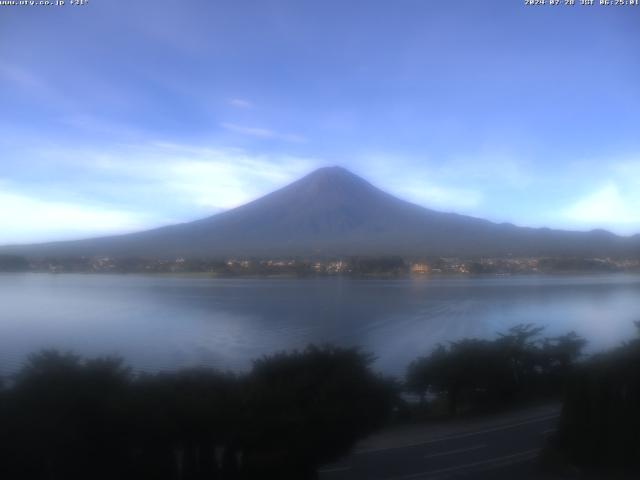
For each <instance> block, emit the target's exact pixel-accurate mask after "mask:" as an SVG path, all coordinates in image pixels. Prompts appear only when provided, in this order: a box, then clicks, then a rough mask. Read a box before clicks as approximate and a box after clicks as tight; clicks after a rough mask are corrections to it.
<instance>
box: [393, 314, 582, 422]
mask: <svg viewBox="0 0 640 480" xmlns="http://www.w3.org/2000/svg"><path fill="white" fill-rule="evenodd" d="M542 331H543V328H542V327H534V326H532V325H518V326H515V327H513V328H511V329H510V330H509V331H508V332H507V333H505V334H500V335H499V336H498V338H497V339H495V340H481V339H476V338H467V339H463V340H460V341H457V342H452V343H451V344H450V345H449V346H444V345H438V346H437V347H436V348H435V349H434V350H433V351H432V352H431V354H429V355H428V356H425V357H421V358H418V359H417V360H415V361H413V362H412V363H411V364H410V365H409V367H408V368H407V373H406V387H407V389H408V390H409V391H410V392H412V393H415V394H417V395H419V396H420V397H421V398H422V399H423V401H424V400H425V399H426V398H427V397H431V398H435V399H437V400H440V399H443V400H445V401H446V403H447V407H448V412H449V414H450V415H456V414H459V413H461V412H464V411H469V410H483V409H489V408H496V407H499V406H501V405H505V404H510V403H513V402H515V401H518V400H529V399H532V398H536V397H542V396H553V395H561V394H562V391H563V388H564V384H565V381H566V379H567V378H568V375H569V374H570V373H571V371H572V369H573V367H574V365H575V363H576V361H577V360H578V359H579V358H580V356H581V352H582V349H583V348H584V346H585V345H586V341H585V340H584V339H582V338H581V337H579V336H578V335H577V334H576V333H574V332H570V333H568V334H566V335H562V336H559V337H551V338H549V337H547V338H542V337H541V333H542Z"/></svg>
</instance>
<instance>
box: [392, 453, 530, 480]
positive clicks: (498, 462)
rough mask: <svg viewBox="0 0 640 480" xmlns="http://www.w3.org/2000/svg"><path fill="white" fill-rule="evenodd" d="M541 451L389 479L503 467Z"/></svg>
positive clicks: (407, 479)
mask: <svg viewBox="0 0 640 480" xmlns="http://www.w3.org/2000/svg"><path fill="white" fill-rule="evenodd" d="M539 452H540V449H539V448H534V449H532V450H526V451H524V452H518V453H513V454H511V455H504V456H502V457H495V458H490V459H488V460H481V461H479V462H473V463H466V464H464V465H457V466H455V467H447V468H440V469H438V470H430V471H428V472H420V473H411V474H409V475H405V476H403V477H390V478H388V479H387V480H411V479H418V478H429V477H430V476H432V475H442V474H444V473H454V472H459V471H461V470H468V469H470V468H474V467H485V466H488V467H490V468H491V467H503V466H506V465H513V464H514V463H519V462H526V461H527V460H531V459H533V458H535V457H536V455H537V454H538V453H539Z"/></svg>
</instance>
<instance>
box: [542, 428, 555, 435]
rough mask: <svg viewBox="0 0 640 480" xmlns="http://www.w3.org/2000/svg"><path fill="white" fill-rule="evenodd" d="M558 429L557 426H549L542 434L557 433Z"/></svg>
mask: <svg viewBox="0 0 640 480" xmlns="http://www.w3.org/2000/svg"><path fill="white" fill-rule="evenodd" d="M556 430H557V429H555V428H547V429H546V430H545V431H544V432H542V435H549V434H550V433H555V432H556Z"/></svg>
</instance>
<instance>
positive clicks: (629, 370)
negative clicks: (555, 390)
mask: <svg viewBox="0 0 640 480" xmlns="http://www.w3.org/2000/svg"><path fill="white" fill-rule="evenodd" d="M636 325H637V326H638V328H639V329H640V322H636ZM548 453H549V454H550V455H555V456H556V457H560V458H559V460H560V462H561V463H564V464H565V465H572V466H577V467H579V468H582V469H587V470H596V471H597V470H604V471H607V472H610V471H612V470H620V471H626V472H629V471H631V472H635V473H636V475H637V473H638V472H640V339H636V340H633V341H630V342H627V343H625V344H624V345H622V346H620V347H619V348H617V349H615V350H612V351H610V352H607V353H603V354H600V355H596V356H594V357H593V358H591V359H589V361H588V362H585V363H584V365H581V366H580V368H579V370H578V371H577V372H576V374H575V376H574V377H573V378H572V380H571V382H570V383H569V386H568V388H567V394H566V396H565V401H564V404H563V409H562V414H561V417H560V422H559V427H558V433H557V435H556V437H555V439H554V442H553V445H552V448H551V449H550V452H548ZM556 460H558V458H556ZM634 478H638V477H637V476H636V477H634Z"/></svg>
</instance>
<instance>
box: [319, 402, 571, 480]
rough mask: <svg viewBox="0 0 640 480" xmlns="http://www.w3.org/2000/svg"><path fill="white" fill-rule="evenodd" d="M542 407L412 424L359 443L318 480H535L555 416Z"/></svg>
mask: <svg viewBox="0 0 640 480" xmlns="http://www.w3.org/2000/svg"><path fill="white" fill-rule="evenodd" d="M558 414H559V407H558V406H555V405H554V406H545V407H538V408H533V409H528V410H525V411H521V412H517V413H510V414H506V415H500V416H494V417H490V418H485V419H482V420H476V421H473V422H461V421H458V422H454V423H451V424H440V425H436V426H429V425H424V426H413V427H406V428H404V429H397V430H395V431H389V432H383V433H382V434H379V435H377V436H375V437H372V438H371V439H368V440H367V441H365V442H363V444H361V445H360V446H359V447H358V448H357V449H356V451H355V452H354V453H353V454H352V455H351V456H349V457H348V458H345V459H344V460H343V461H341V462H339V463H337V464H334V465H328V466H325V467H323V468H321V469H320V471H319V476H320V479H321V480H343V479H344V480H346V479H349V480H358V479H366V480H421V479H425V480H426V479H429V480H435V479H450V478H451V479H453V478H467V479H492V480H493V479H509V480H511V479H514V478H517V479H518V480H524V479H534V478H539V476H538V474H536V468H535V461H536V458H537V456H538V453H539V452H540V449H541V448H542V447H543V445H544V443H545V438H546V437H547V436H548V435H550V434H551V433H552V432H553V431H554V429H555V425H556V422H557V419H558Z"/></svg>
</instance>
